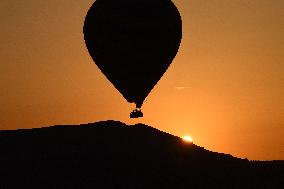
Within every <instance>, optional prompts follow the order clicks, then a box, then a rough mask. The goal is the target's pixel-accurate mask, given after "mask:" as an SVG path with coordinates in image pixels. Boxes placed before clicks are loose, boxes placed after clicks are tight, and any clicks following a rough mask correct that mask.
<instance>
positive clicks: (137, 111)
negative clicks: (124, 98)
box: [130, 108, 143, 118]
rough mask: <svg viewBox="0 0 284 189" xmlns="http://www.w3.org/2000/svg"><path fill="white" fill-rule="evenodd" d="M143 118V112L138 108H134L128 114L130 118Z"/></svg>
mask: <svg viewBox="0 0 284 189" xmlns="http://www.w3.org/2000/svg"><path fill="white" fill-rule="evenodd" d="M140 117H143V112H142V111H141V109H140V108H136V109H135V110H133V111H132V112H131V113H130V118H140Z"/></svg>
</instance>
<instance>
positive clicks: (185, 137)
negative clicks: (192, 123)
mask: <svg viewBox="0 0 284 189" xmlns="http://www.w3.org/2000/svg"><path fill="white" fill-rule="evenodd" d="M182 139H183V140H184V141H185V142H191V143H192V142H193V139H192V137H191V136H184V137H182Z"/></svg>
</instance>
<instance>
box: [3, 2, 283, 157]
mask: <svg viewBox="0 0 284 189" xmlns="http://www.w3.org/2000/svg"><path fill="white" fill-rule="evenodd" d="M174 2H175V3H176V5H177V6H178V8H179V10H180V12H181V15H182V18H183V41H182V45H181V48H180V51H179V53H178V55H177V57H176V59H175V61H174V62H173V64H172V65H171V66H170V68H169V70H168V72H167V73H166V74H165V75H164V77H163V78H162V79H161V81H160V82H159V83H158V85H157V86H156V87H155V89H154V90H153V91H152V93H151V94H150V95H149V96H148V98H147V99H146V102H145V103H144V106H143V112H144V115H145V117H144V118H143V119H140V120H138V121H137V120H136V121H133V120H130V119H129V118H128V116H129V112H130V111H131V110H132V109H133V107H134V106H133V105H130V104H128V103H127V102H126V101H125V100H124V99H123V97H122V96H121V95H120V94H119V93H118V92H117V91H116V89H115V88H114V87H113V86H112V85H111V84H110V82H109V81H107V79H106V78H105V77H104V76H103V74H102V73H101V72H100V71H99V70H98V68H97V66H96V65H95V64H94V63H93V62H92V60H91V57H90V56H89V54H88V52H87V49H86V48H85V44H84V40H83V34H82V27H83V22H84V17H85V15H86V13H87V10H88V9H89V7H90V6H91V4H92V3H93V1H92V0H86V1H78V0H69V1H61V0H46V1H38V0H22V1H9V0H2V1H1V2H0V24H1V30H0V39H1V43H0V58H1V59H0V60H1V63H0V88H1V90H0V129H17V128H32V127H43V126H50V125H55V124H79V123H88V122H96V121H99V120H108V119H114V120H120V121H123V122H126V123H136V122H143V123H145V124H148V125H151V126H153V127H156V128H158V129H160V130H163V131H166V132H169V133H172V134H174V135H178V136H183V135H190V136H192V137H193V139H194V143H196V144H197V145H200V146H204V147H205V148H207V149H209V150H212V151H218V152H224V153H230V154H232V155H234V156H237V157H242V158H248V159H261V160H270V159H284V139H283V137H284V99H283V94H284V52H283V50H284V11H283V10H284V1H282V0H250V1H247V0H230V1H229V0H175V1H174ZM179 87H180V88H179ZM182 87H185V88H182ZM181 88H182V89H181Z"/></svg>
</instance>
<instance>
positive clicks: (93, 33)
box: [84, 0, 182, 108]
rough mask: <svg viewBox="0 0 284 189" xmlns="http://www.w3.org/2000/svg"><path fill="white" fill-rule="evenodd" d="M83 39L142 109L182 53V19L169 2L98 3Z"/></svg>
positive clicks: (114, 0) (101, 65)
mask: <svg viewBox="0 0 284 189" xmlns="http://www.w3.org/2000/svg"><path fill="white" fill-rule="evenodd" d="M84 38H85V43H86V46H87V48H88V51H89V53H90V55H91V57H92V58H93V60H94V62H95V63H96V65H97V66H98V67H99V69H100V70H101V71H102V72H103V74H104V75H105V76H106V77H107V79H108V80H109V81H110V82H111V83H112V84H113V85H114V86H115V88H116V89H117V90H118V91H119V92H120V93H121V94H122V95H123V96H124V98H125V99H126V100H127V101H128V102H131V103H132V102H134V103H135V104H136V105H137V107H138V108H140V107H141V106H142V104H143V101H144V100H145V98H146V97H147V95H148V94H149V93H150V91H151V90H152V89H153V87H154V86H155V85H156V83H157V82H158V81H159V80H160V78H161V77H162V75H163V74H164V73H165V72H166V70H167V68H168V67H169V65H170V64H171V62H172V61H173V59H174V57H175V56H176V54H177V51H178V49H179V45H180V42H181V38H182V21H181V17H180V14H179V12H178V10H177V8H176V7H175V5H174V4H173V3H172V2H171V1H170V0H96V1H95V3H94V4H93V5H92V7H91V8H90V10H89V11H88V14H87V16H86V18H85V23H84Z"/></svg>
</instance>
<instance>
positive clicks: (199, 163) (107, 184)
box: [0, 121, 284, 189]
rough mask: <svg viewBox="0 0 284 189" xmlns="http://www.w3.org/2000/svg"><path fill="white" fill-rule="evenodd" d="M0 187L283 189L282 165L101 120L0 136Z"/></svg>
mask: <svg viewBox="0 0 284 189" xmlns="http://www.w3.org/2000/svg"><path fill="white" fill-rule="evenodd" d="M0 188H1V189H2V188H29V189H30V188H38V189H40V188H60V189H61V188H62V189H69V188H94V189H97V188H98V189H99V188H115V189H116V188H123V189H130V188H133V189H136V188H145V189H148V188H161V189H166V188H173V189H179V188H269V189H273V188H279V189H280V188H281V189H283V188H284V162H283V161H271V162H256V161H248V160H244V159H239V158H235V157H232V156H231V155H225V154H220V153H215V152H210V151H208V150H205V149H204V148H201V147H198V146H196V145H194V144H189V143H185V142H183V141H182V140H181V139H180V138H178V137H175V136H172V135H170V134H167V133H164V132H161V131H159V130H157V129H154V128H152V127H149V126H146V125H142V124H138V125H134V126H127V125H125V124H123V123H121V122H115V121H105V122H98V123H94V124H86V125H80V126H54V127H49V128H41V129H32V130H17V131H0Z"/></svg>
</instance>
